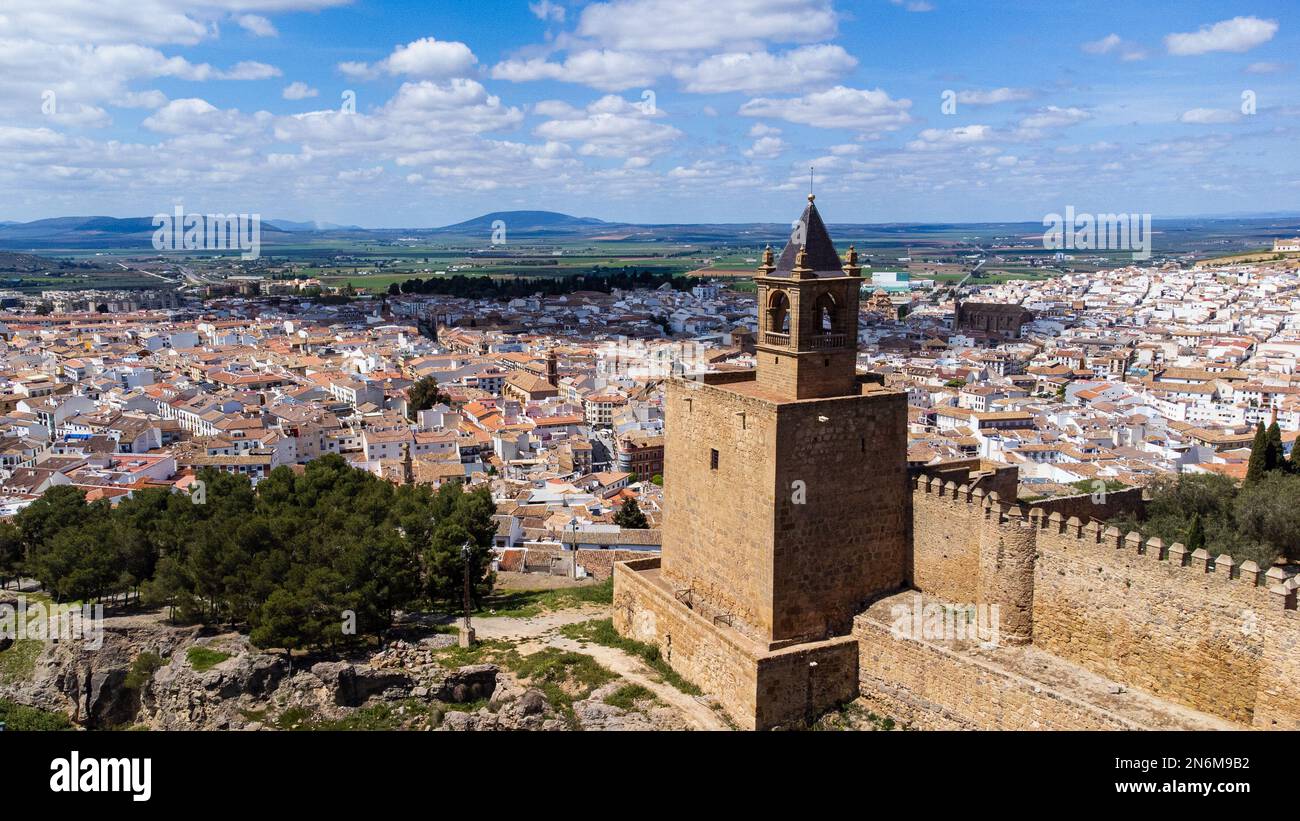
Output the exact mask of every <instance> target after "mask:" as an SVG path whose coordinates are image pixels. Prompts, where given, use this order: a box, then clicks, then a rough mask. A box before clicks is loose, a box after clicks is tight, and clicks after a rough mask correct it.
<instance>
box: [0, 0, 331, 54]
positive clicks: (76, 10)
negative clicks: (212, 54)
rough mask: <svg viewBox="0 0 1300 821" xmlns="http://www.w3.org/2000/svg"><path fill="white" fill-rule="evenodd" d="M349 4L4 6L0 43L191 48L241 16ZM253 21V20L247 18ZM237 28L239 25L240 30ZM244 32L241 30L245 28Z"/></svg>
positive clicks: (18, 2) (206, 0)
mask: <svg viewBox="0 0 1300 821" xmlns="http://www.w3.org/2000/svg"><path fill="white" fill-rule="evenodd" d="M349 2H351V0H131V2H129V3H111V4H110V3H104V2H103V0H5V2H4V7H3V12H0V39H4V38H7V37H14V38H31V39H33V40H37V41H39V42H45V43H76V44H86V45H92V44H121V43H148V44H154V45H157V44H162V43H177V44H181V45H194V44H196V43H199V42H202V41H203V40H208V39H213V38H215V37H216V36H217V34H218V32H219V30H220V22H221V21H222V20H223V19H227V17H228V15H235V16H236V22H238V21H239V19H240V17H241V16H245V13H252V12H288V11H319V10H321V9H325V8H330V7H333V6H341V5H346V4H347V3H349ZM248 16H255V15H248ZM241 25H242V24H241ZM246 28H247V27H246Z"/></svg>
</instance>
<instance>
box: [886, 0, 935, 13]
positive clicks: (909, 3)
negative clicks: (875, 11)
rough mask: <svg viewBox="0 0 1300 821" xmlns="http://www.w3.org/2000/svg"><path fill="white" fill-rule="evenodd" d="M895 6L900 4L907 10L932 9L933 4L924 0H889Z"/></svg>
mask: <svg viewBox="0 0 1300 821" xmlns="http://www.w3.org/2000/svg"><path fill="white" fill-rule="evenodd" d="M889 2H891V3H893V4H894V5H895V6H902V7H903V8H905V9H907V10H908V11H934V6H932V5H930V4H929V3H927V2H926V0H889Z"/></svg>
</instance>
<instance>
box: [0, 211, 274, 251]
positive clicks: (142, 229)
mask: <svg viewBox="0 0 1300 821" xmlns="http://www.w3.org/2000/svg"><path fill="white" fill-rule="evenodd" d="M153 233H154V225H153V217H127V218H125V219H119V218H117V217H55V218H53V219H43V220H36V221H35V222H19V223H12V224H9V225H2V226H0V248H152V247H153ZM268 234H270V235H271V236H269V237H268V236H267V235H268ZM287 234H288V232H287V231H285V230H284V229H282V228H277V227H275V226H274V225H272V224H270V223H269V221H267V220H263V221H262V242H263V243H264V244H269V243H272V242H275V241H276V240H277V239H279V240H280V241H283V239H284V238H285V236H286V235H287ZM276 235H279V236H278V237H277V236H276Z"/></svg>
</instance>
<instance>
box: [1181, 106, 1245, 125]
mask: <svg viewBox="0 0 1300 821" xmlns="http://www.w3.org/2000/svg"><path fill="white" fill-rule="evenodd" d="M1239 119H1241V115H1240V114H1238V113H1237V112H1236V111H1232V110H1231V109H1226V108H1193V109H1191V110H1190V111H1184V112H1183V115H1182V116H1181V117H1179V118H1178V121H1179V122H1181V123H1194V124H1197V125H1213V124H1218V123H1234V122H1236V121H1237V120H1239Z"/></svg>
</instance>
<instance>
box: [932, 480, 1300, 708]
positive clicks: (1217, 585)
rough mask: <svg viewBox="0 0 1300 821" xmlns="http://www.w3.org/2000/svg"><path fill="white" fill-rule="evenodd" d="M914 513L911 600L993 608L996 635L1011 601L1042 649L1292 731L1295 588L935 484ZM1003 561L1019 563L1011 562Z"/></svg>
mask: <svg viewBox="0 0 1300 821" xmlns="http://www.w3.org/2000/svg"><path fill="white" fill-rule="evenodd" d="M1083 498H1084V499H1086V498H1087V497H1083ZM913 506H914V509H915V510H916V511H917V519H918V520H917V522H916V525H915V533H916V543H915V545H914V558H915V566H914V570H913V573H914V577H915V579H916V586H917V587H918V588H919V589H921V590H924V591H926V592H927V593H929V594H931V595H933V596H935V597H937V598H940V599H945V600H948V601H954V602H959V603H964V602H976V603H992V602H994V601H995V600H997V599H998V598H999V597H1001V599H1002V600H1001V601H997V603H1000V604H1003V608H1004V609H1003V621H1004V625H1006V624H1007V617H1008V616H1009V615H1012V616H1014V615H1015V614H1013V613H1011V612H1009V611H1008V610H1007V609H1006V604H1005V603H1006V601H1020V602H1021V603H1022V604H1024V605H1025V612H1024V613H1022V614H1019V615H1020V617H1023V618H1027V619H1028V622H1029V624H1030V626H1031V631H1032V641H1033V644H1034V646H1035V647H1037V648H1039V649H1040V650H1044V651H1046V652H1049V653H1052V654H1054V655H1056V656H1059V657H1060V658H1062V659H1064V660H1066V661H1069V662H1073V663H1075V664H1078V665H1080V666H1082V667H1085V668H1087V669H1089V670H1092V671H1093V672H1095V673H1097V674H1099V675H1102V676H1105V677H1107V678H1109V679H1113V680H1115V681H1118V682H1121V683H1123V684H1125V685H1128V686H1131V687H1133V688H1136V689H1139V690H1142V691H1145V692H1148V693H1151V694H1153V695H1156V696H1158V697H1160V698H1164V699H1167V700H1169V701H1173V702H1176V703H1179V704H1183V705H1186V706H1188V707H1191V708H1193V709H1196V710H1200V711H1202V712H1205V713H1209V714H1211V715H1215V716H1219V717H1221V718H1225V719H1227V720H1229V721H1233V722H1237V723H1240V724H1244V725H1248V726H1251V725H1253V726H1256V727H1284V728H1287V729H1292V728H1296V727H1300V706H1297V705H1296V699H1295V698H1294V695H1290V696H1284V695H1282V694H1283V693H1290V694H1294V693H1296V692H1300V660H1297V659H1300V653H1297V652H1296V651H1297V648H1300V617H1298V616H1297V613H1296V610H1295V607H1296V587H1297V584H1296V581H1295V580H1287V579H1286V577H1285V575H1284V574H1283V573H1282V571H1281V570H1278V569H1273V570H1270V571H1268V573H1267V574H1266V573H1264V572H1262V571H1261V570H1260V569H1259V568H1258V567H1256V566H1255V565H1254V563H1252V562H1247V563H1244V564H1242V565H1241V566H1237V565H1236V564H1235V563H1234V562H1233V560H1232V559H1231V558H1229V557H1227V556H1220V557H1218V559H1217V560H1216V559H1215V558H1213V557H1211V556H1209V555H1208V553H1206V552H1205V551H1203V550H1198V551H1195V552H1194V553H1189V552H1188V551H1187V550H1186V549H1185V548H1184V547H1183V546H1182V545H1180V544H1173V545H1165V544H1163V543H1162V542H1161V541H1160V540H1159V539H1150V540H1147V539H1144V538H1143V537H1142V536H1141V535H1140V534H1137V533H1131V534H1121V533H1120V532H1119V531H1118V530H1117V529H1116V528H1104V527H1103V526H1102V525H1100V524H1098V523H1096V522H1089V523H1087V524H1085V523H1084V521H1083V520H1082V519H1081V518H1079V517H1077V516H1071V517H1068V518H1067V517H1064V516H1062V514H1061V513H1059V512H1054V513H1051V514H1050V515H1043V513H1042V511H1040V510H1033V509H1028V510H1026V508H1025V507H1022V506H1018V505H1013V506H1006V505H1002V504H1000V503H998V502H997V501H995V500H993V499H992V498H990V497H982V496H981V495H980V494H979V492H978V490H975V491H972V490H971V489H970V488H969V487H967V486H953V485H952V484H951V483H946V484H945V483H944V482H942V480H939V479H937V478H934V479H930V478H928V477H920V478H918V479H917V481H916V485H915V490H914V498H913ZM981 516H982V517H983V518H984V522H983V525H981V524H980V522H979V520H980V518H981ZM1022 535H1024V536H1029V537H1031V544H1032V547H1033V553H1032V555H1033V559H1032V578H1026V577H1025V575H1024V573H1023V572H1022V571H1023V570H1024V569H1025V567H1024V561H1023V559H1024V557H1026V556H1028V555H1029V553H1028V552H1027V549H1026V550H1022V549H1021V548H1027V545H1025V544H1020V542H1019V539H1020V537H1021V536H1022ZM995 544H997V545H998V546H997V548H996V551H993V550H991V548H992V547H993V546H994V545H995ZM1008 550H1011V551H1012V553H1016V554H1018V555H1019V557H1020V558H1018V559H1017V558H1015V556H1011V557H1010V558H1011V559H1013V561H1010V562H1007V561H1006V560H1007V559H1008V553H1007V551H1008ZM972 584H973V585H974V586H975V596H973V597H972V596H970V590H971V585H972ZM1026 595H1027V596H1028V597H1029V598H1028V599H1026V598H1025V597H1026ZM1008 626H1010V625H1008ZM1004 632H1008V631H1007V630H1005V629H1004ZM1011 632H1013V633H1014V632H1015V631H1014V630H1012V631H1011Z"/></svg>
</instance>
